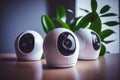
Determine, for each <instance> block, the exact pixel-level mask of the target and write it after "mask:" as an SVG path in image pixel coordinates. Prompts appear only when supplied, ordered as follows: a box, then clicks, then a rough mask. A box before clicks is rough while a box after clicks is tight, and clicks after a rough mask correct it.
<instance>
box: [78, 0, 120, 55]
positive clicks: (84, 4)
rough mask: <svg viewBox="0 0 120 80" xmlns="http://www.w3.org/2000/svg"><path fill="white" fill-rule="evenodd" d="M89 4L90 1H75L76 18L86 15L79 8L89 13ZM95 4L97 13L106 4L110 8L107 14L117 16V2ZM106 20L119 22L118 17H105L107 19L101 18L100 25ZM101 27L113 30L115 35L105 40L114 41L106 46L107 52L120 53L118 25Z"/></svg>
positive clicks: (98, 1) (102, 1)
mask: <svg viewBox="0 0 120 80" xmlns="http://www.w3.org/2000/svg"><path fill="white" fill-rule="evenodd" d="M90 2H91V0H76V16H81V15H83V16H84V15H86V13H85V12H83V11H81V10H80V9H79V8H84V9H87V10H89V11H91V7H90ZM97 3H98V9H97V11H98V12H99V11H100V9H101V8H102V7H103V6H104V5H106V4H108V5H110V6H111V9H110V11H109V12H114V13H117V14H119V8H118V6H119V5H118V4H119V3H118V0H97ZM108 20H115V21H119V20H118V16H116V17H107V18H102V23H104V22H106V21H108ZM102 26H103V28H102V30H104V29H108V28H109V29H113V30H114V31H115V32H116V34H112V35H111V36H110V37H108V38H107V39H109V40H110V39H111V40H116V41H115V42H113V43H110V44H108V45H106V47H107V51H110V52H111V53H120V51H119V50H120V49H119V48H120V40H119V38H120V34H119V30H120V29H119V25H117V26H114V27H108V26H106V25H102Z"/></svg>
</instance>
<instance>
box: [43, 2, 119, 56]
mask: <svg viewBox="0 0 120 80" xmlns="http://www.w3.org/2000/svg"><path fill="white" fill-rule="evenodd" d="M97 8H98V6H97V1H96V0H91V9H92V11H91V12H89V11H88V10H86V9H81V8H80V10H82V11H85V12H86V13H87V15H85V16H79V17H75V18H73V19H72V20H71V21H70V24H68V23H67V22H66V12H67V11H70V10H67V9H65V8H64V7H63V6H62V5H58V7H57V10H56V17H54V18H52V19H51V18H50V17H49V16H47V15H43V16H42V17H41V22H42V26H43V29H44V31H45V32H46V33H48V32H49V31H51V30H52V29H54V28H55V24H54V21H56V22H58V23H59V24H60V25H61V26H62V27H64V28H67V29H69V30H71V31H73V32H76V31H78V30H79V29H81V28H86V27H87V28H89V29H92V30H94V31H95V32H97V33H98V34H99V36H100V38H101V41H102V47H101V51H100V56H103V55H104V54H105V53H106V51H107V50H106V46H105V45H106V44H108V43H111V42H114V41H115V40H108V41H105V39H106V38H107V37H109V36H110V35H112V34H113V33H115V32H114V31H113V30H111V29H106V30H102V27H103V26H102V24H105V25H107V26H109V27H112V26H115V25H118V24H119V22H117V21H108V22H105V23H102V22H101V17H111V16H117V14H115V13H107V12H108V11H109V10H110V6H109V5H105V6H103V7H102V8H101V9H100V12H99V13H98V12H97V11H96V10H97ZM70 12H71V11H70ZM88 25H89V27H88Z"/></svg>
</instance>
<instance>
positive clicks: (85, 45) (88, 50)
mask: <svg viewBox="0 0 120 80" xmlns="http://www.w3.org/2000/svg"><path fill="white" fill-rule="evenodd" d="M76 35H77V37H78V40H79V44H80V45H81V47H80V52H79V59H86V60H94V59H97V58H98V56H99V52H100V49H101V40H100V37H99V35H98V34H97V33H96V32H95V31H93V30H91V29H80V30H79V31H77V32H76Z"/></svg>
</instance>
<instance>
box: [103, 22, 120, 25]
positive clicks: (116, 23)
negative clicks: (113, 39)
mask: <svg viewBox="0 0 120 80" xmlns="http://www.w3.org/2000/svg"><path fill="white" fill-rule="evenodd" d="M103 24H105V25H107V26H116V25H118V24H120V23H119V22H117V21H109V22H105V23H103Z"/></svg>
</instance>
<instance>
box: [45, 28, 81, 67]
mask: <svg viewBox="0 0 120 80" xmlns="http://www.w3.org/2000/svg"><path fill="white" fill-rule="evenodd" d="M43 50H44V54H45V58H46V62H47V65H48V66H51V67H72V66H74V65H75V64H76V62H77V59H78V54H79V41H78V39H77V37H76V35H75V34H74V33H73V32H72V31H70V30H68V29H65V28H56V29H54V30H52V31H51V32H49V33H48V35H47V36H46V37H45V40H44V42H43Z"/></svg>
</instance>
